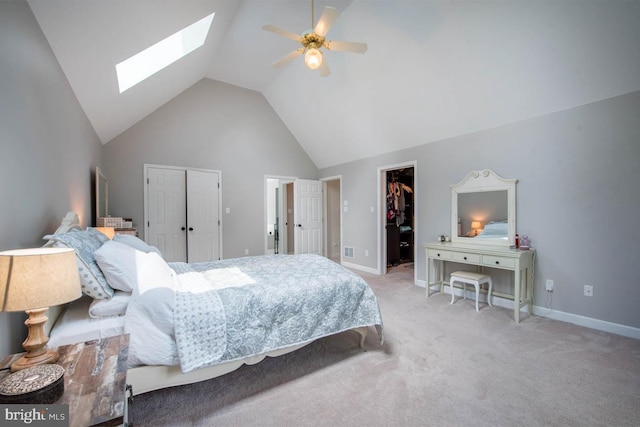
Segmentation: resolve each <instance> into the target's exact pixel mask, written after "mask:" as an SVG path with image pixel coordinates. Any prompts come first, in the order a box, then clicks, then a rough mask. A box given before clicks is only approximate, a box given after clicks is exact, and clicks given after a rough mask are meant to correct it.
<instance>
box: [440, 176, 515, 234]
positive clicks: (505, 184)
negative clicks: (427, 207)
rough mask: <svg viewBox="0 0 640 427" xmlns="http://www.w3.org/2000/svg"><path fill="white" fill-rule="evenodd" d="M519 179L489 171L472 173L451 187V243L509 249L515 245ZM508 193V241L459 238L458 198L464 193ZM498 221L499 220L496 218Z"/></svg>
mask: <svg viewBox="0 0 640 427" xmlns="http://www.w3.org/2000/svg"><path fill="white" fill-rule="evenodd" d="M517 182H518V180H517V179H504V178H501V177H500V176H499V175H497V174H496V173H495V172H493V171H492V170H489V169H484V170H480V171H471V172H469V173H468V174H467V176H465V177H464V179H463V180H462V181H460V182H459V183H457V184H454V185H451V186H450V187H451V241H452V242H454V243H464V244H472V245H476V244H477V245H492V246H502V247H509V246H511V245H514V244H515V234H516V183H517ZM488 191H506V193H507V223H508V224H507V239H506V240H505V239H504V238H502V239H501V238H487V239H474V238H470V237H465V236H458V218H460V215H459V214H458V196H459V195H460V194H464V193H484V192H488ZM494 219H497V218H494Z"/></svg>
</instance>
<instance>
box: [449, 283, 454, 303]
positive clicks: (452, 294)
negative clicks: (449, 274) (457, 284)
mask: <svg viewBox="0 0 640 427" xmlns="http://www.w3.org/2000/svg"><path fill="white" fill-rule="evenodd" d="M449 286H450V287H451V302H450V304H453V302H454V301H455V298H456V297H455V294H454V293H453V280H452V281H450V282H449Z"/></svg>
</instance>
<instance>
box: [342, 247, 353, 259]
mask: <svg viewBox="0 0 640 427" xmlns="http://www.w3.org/2000/svg"><path fill="white" fill-rule="evenodd" d="M344 257H345V258H354V249H353V248H351V247H349V246H345V247H344Z"/></svg>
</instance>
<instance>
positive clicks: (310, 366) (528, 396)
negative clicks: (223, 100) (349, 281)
mask: <svg viewBox="0 0 640 427" xmlns="http://www.w3.org/2000/svg"><path fill="white" fill-rule="evenodd" d="M362 276H363V277H364V278H365V279H366V280H367V281H368V282H369V283H370V285H371V287H372V288H373V290H374V292H375V293H376V295H377V297H378V301H379V303H380V307H381V311H382V317H383V321H384V328H385V332H384V333H385V342H384V344H383V345H382V346H381V345H379V343H378V342H377V338H376V334H375V333H374V331H373V330H372V331H371V333H370V334H369V337H368V338H367V348H366V350H365V351H363V350H361V349H359V348H358V346H357V335H356V334H355V333H352V332H347V333H343V334H340V335H337V336H333V337H329V338H326V339H323V340H320V341H317V342H315V343H312V344H310V345H308V346H306V347H304V348H302V349H300V350H298V351H296V352H294V353H291V354H288V355H285V356H282V357H278V358H273V359H267V360H265V361H263V362H261V363H259V364H257V365H254V366H244V367H242V368H240V369H239V370H237V371H235V372H232V373H230V374H228V375H225V376H223V377H221V378H215V379H212V380H209V381H205V382H201V383H198V384H191V385H187V386H180V387H174V388H171V389H165V390H160V391H156V392H152V393H147V394H144V395H140V396H136V397H135V401H134V423H135V425H137V426H191V425H194V426H360V425H367V426H523V425H526V426H639V425H640V341H637V340H633V339H630V338H626V337H622V336H617V335H612V334H608V333H605V332H600V331H595V330H591V329H586V328H582V327H579V326H575V325H571V324H567V323H562V322H557V321H553V320H549V319H545V318H540V317H535V316H534V317H526V316H523V320H522V321H521V323H520V324H515V322H514V321H513V317H512V315H513V312H512V311H511V310H507V309H504V308H500V307H488V306H486V305H485V304H481V307H480V312H476V311H475V307H474V301H473V300H470V299H467V300H458V301H457V302H456V304H454V305H450V304H449V301H450V296H448V295H442V294H436V295H434V296H433V297H431V298H429V299H425V297H424V289H423V288H419V287H416V286H414V285H413V284H412V281H413V270H412V266H411V265H401V266H400V267H396V268H393V269H391V270H390V272H389V274H387V275H386V276H384V277H378V276H373V275H367V274H362Z"/></svg>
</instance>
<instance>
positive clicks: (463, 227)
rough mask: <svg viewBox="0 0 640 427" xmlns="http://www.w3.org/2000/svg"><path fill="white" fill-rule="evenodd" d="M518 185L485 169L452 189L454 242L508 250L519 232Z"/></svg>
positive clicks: (470, 173)
mask: <svg viewBox="0 0 640 427" xmlns="http://www.w3.org/2000/svg"><path fill="white" fill-rule="evenodd" d="M516 182H518V180H517V179H503V178H501V177H500V176H498V175H497V174H496V173H495V172H493V171H491V170H489V169H485V170H481V171H471V172H469V174H467V176H466V177H464V179H463V180H462V181H460V182H459V183H457V184H454V185H452V186H451V236H452V237H451V240H452V241H453V242H457V243H465V244H479V245H495V246H505V247H508V246H510V245H513V244H514V241H515V233H516Z"/></svg>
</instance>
